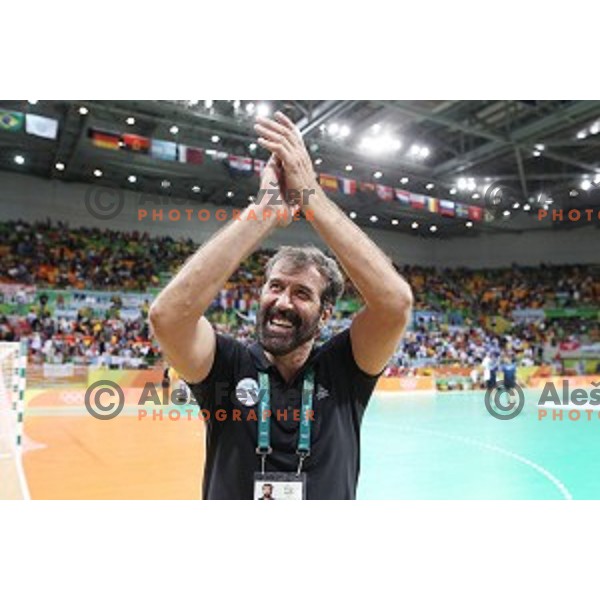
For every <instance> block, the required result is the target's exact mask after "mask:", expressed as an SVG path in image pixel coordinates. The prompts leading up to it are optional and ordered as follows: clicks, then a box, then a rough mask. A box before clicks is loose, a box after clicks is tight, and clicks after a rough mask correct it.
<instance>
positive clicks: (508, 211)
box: [502, 210, 510, 217]
mask: <svg viewBox="0 0 600 600" xmlns="http://www.w3.org/2000/svg"><path fill="white" fill-rule="evenodd" d="M502 214H503V215H504V216H505V217H510V210H505V211H504V212H503V213H502Z"/></svg>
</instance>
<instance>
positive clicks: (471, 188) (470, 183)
mask: <svg viewBox="0 0 600 600" xmlns="http://www.w3.org/2000/svg"><path fill="white" fill-rule="evenodd" d="M467 189H468V190H469V191H470V192H474V191H475V190H476V189H477V184H476V183H475V180H474V179H473V178H472V177H469V179H467Z"/></svg>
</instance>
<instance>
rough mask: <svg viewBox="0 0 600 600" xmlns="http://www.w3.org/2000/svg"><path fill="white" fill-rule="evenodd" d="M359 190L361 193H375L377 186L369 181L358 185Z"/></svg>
mask: <svg viewBox="0 0 600 600" xmlns="http://www.w3.org/2000/svg"><path fill="white" fill-rule="evenodd" d="M358 189H359V191H361V192H374V191H375V184H374V183H371V182H368V181H361V182H359V184H358Z"/></svg>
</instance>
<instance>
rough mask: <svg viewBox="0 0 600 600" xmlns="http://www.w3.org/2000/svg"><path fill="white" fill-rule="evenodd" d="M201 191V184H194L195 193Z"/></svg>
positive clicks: (193, 190)
mask: <svg viewBox="0 0 600 600" xmlns="http://www.w3.org/2000/svg"><path fill="white" fill-rule="evenodd" d="M199 191H200V186H199V185H194V186H192V192H194V194H197V193H198V192H199Z"/></svg>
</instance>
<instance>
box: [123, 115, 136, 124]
mask: <svg viewBox="0 0 600 600" xmlns="http://www.w3.org/2000/svg"><path fill="white" fill-rule="evenodd" d="M125 123H127V125H135V118H134V117H127V118H126V119H125Z"/></svg>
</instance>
